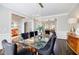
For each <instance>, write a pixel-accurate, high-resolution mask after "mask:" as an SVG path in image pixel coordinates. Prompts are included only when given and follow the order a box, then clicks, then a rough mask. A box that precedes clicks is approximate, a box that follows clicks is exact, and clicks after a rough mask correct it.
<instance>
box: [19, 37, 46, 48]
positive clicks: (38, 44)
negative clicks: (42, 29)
mask: <svg viewBox="0 0 79 59" xmlns="http://www.w3.org/2000/svg"><path fill="white" fill-rule="evenodd" d="M29 40H31V39H29ZM33 40H34V44H30V45H29V44H28V43H26V42H25V41H22V42H20V43H21V44H23V45H24V46H26V47H27V46H31V47H34V48H36V49H40V48H43V47H44V46H45V45H46V43H47V42H46V41H45V37H41V38H40V37H39V36H37V37H34V39H33ZM26 41H27V39H26Z"/></svg>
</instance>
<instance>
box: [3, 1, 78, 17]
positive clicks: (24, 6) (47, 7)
mask: <svg viewBox="0 0 79 59" xmlns="http://www.w3.org/2000/svg"><path fill="white" fill-rule="evenodd" d="M42 4H43V6H44V7H43V8H41V7H40V5H39V4H38V3H6V4H2V5H3V6H6V7H7V8H10V9H12V10H14V11H17V12H20V13H23V14H25V15H27V16H50V15H56V14H62V13H69V12H70V11H71V10H72V9H73V8H75V6H76V5H77V3H42Z"/></svg>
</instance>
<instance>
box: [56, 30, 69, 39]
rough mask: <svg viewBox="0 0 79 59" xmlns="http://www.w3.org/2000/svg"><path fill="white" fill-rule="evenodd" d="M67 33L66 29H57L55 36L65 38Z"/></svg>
mask: <svg viewBox="0 0 79 59" xmlns="http://www.w3.org/2000/svg"><path fill="white" fill-rule="evenodd" d="M67 33H68V31H58V32H57V33H56V34H57V38H58V39H67Z"/></svg>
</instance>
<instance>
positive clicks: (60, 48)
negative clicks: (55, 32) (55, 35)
mask: <svg viewBox="0 0 79 59" xmlns="http://www.w3.org/2000/svg"><path fill="white" fill-rule="evenodd" d="M54 53H55V55H75V53H74V52H73V51H72V50H71V49H70V48H69V47H68V46H67V43H66V40H65V39H57V40H56V43H55V47H54Z"/></svg>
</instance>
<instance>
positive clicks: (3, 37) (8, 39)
mask: <svg viewBox="0 0 79 59" xmlns="http://www.w3.org/2000/svg"><path fill="white" fill-rule="evenodd" d="M3 39H6V40H7V41H8V42H11V39H10V34H8V33H6V34H0V49H2V40H3Z"/></svg>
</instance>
